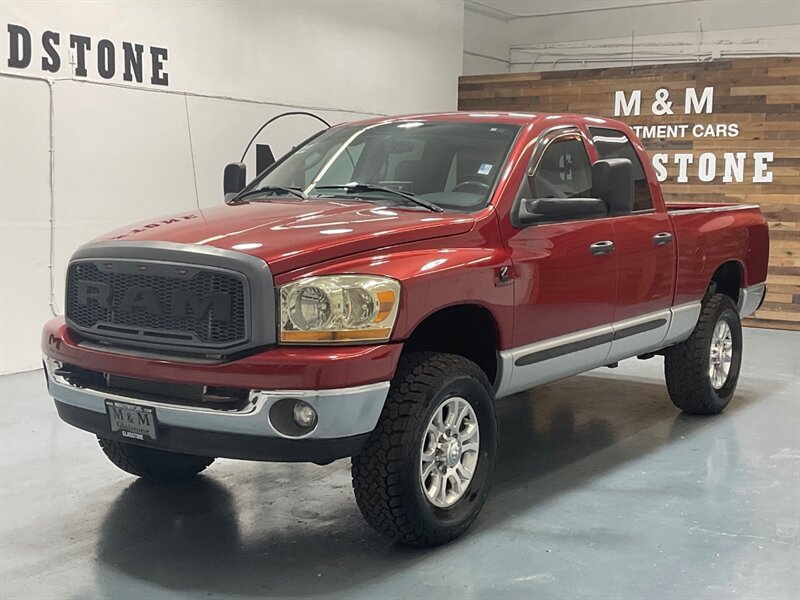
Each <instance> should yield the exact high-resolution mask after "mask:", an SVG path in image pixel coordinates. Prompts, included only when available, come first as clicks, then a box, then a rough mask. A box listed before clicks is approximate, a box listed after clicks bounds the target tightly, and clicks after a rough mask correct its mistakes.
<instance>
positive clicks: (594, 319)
mask: <svg viewBox="0 0 800 600" xmlns="http://www.w3.org/2000/svg"><path fill="white" fill-rule="evenodd" d="M591 188H592V180H591V162H590V159H589V154H588V152H587V144H586V139H585V138H584V135H583V134H582V132H581V131H580V130H579V129H578V128H577V127H571V126H568V127H563V126H562V127H558V128H554V129H552V130H550V131H549V132H545V133H543V134H542V136H540V139H539V141H538V144H537V146H536V148H535V150H534V151H533V154H532V157H531V160H530V164H529V166H528V170H527V173H526V176H525V178H524V180H523V183H522V185H521V186H520V189H519V192H518V193H517V197H516V200H515V204H514V206H513V207H512V209H511V210H512V212H511V215H512V216H511V218H510V219H509V220H508V221H510V222H504V223H503V225H502V226H503V229H504V235H505V240H506V244H507V248H508V250H509V252H510V255H511V260H512V262H513V265H514V286H515V289H514V296H515V309H514V348H513V349H511V350H506V351H503V352H501V363H502V371H503V377H502V379H501V383H500V385H499V387H498V391H497V393H498V396H502V395H505V394H509V393H514V392H517V391H521V390H524V389H528V388H530V387H533V386H535V385H538V384H541V383H545V382H547V381H553V380H556V379H560V378H562V377H566V376H568V375H572V374H575V373H579V372H582V371H585V370H587V369H590V368H594V367H597V366H600V365H603V364H605V361H606V358H607V356H608V354H609V351H610V349H611V342H612V337H613V332H612V328H611V322H612V320H613V318H614V303H615V300H616V296H617V285H616V281H617V269H618V258H617V254H616V253H615V252H614V230H613V226H612V223H611V221H612V220H613V219H610V218H608V217H604V216H600V217H589V218H570V217H569V216H568V217H565V218H562V219H559V220H555V221H552V222H539V223H535V224H532V225H528V226H521V225H515V224H514V216H513V215H514V214H516V213H515V211H517V210H518V208H519V203H520V202H523V201H524V200H525V199H537V198H554V199H563V200H565V201H566V200H570V199H574V198H589V197H591ZM565 206H567V205H566V204H565Z"/></svg>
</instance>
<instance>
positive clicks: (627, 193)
mask: <svg viewBox="0 0 800 600" xmlns="http://www.w3.org/2000/svg"><path fill="white" fill-rule="evenodd" d="M592 196H594V197H595V198H600V199H601V200H602V201H603V202H605V203H606V206H608V216H609V217H616V216H619V215H629V214H630V213H631V211H632V210H633V165H632V164H631V161H630V160H628V159H627V158H607V159H605V160H598V161H597V162H596V163H594V164H593V165H592Z"/></svg>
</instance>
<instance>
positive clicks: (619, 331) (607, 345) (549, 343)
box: [495, 302, 701, 398]
mask: <svg viewBox="0 0 800 600" xmlns="http://www.w3.org/2000/svg"><path fill="white" fill-rule="evenodd" d="M700 310H701V304H700V302H689V303H686V304H681V305H679V306H674V307H672V308H669V309H664V310H659V311H655V312H652V313H648V314H646V315H641V316H638V317H634V318H631V319H625V320H623V321H617V322H615V323H611V324H609V325H601V326H599V327H593V328H591V329H584V330H582V331H576V332H574V333H570V334H567V335H563V336H559V337H557V338H551V339H547V340H542V341H540V342H535V343H533V344H528V345H527V346H521V347H519V348H513V349H511V350H502V351H501V352H500V353H499V376H498V378H497V380H498V383H497V387H496V390H495V397H497V398H502V397H504V396H509V395H511V394H516V393H517V392H521V391H524V390H527V389H530V388H532V387H536V386H538V385H543V384H545V383H550V382H552V381H557V380H559V379H563V378H565V377H570V376H572V375H577V374H578V373H583V372H585V371H589V370H591V369H595V368H597V367H601V366H603V365H607V364H609V363H612V362H616V361H619V360H623V359H626V358H631V357H633V356H636V355H638V354H644V353H646V352H654V351H656V350H660V349H661V348H664V347H666V346H671V345H672V344H676V343H678V342H681V341H683V340H685V339H686V338H687V337H688V336H689V335H690V334H691V333H692V330H693V329H694V326H695V324H696V323H697V319H698V318H699V317H700Z"/></svg>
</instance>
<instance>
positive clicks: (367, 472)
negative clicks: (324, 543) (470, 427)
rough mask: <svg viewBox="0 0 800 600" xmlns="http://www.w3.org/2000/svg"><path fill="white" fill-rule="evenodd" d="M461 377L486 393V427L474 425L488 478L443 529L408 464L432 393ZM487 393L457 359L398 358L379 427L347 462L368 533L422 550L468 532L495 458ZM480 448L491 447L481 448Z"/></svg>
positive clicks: (477, 371)
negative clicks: (460, 515)
mask: <svg viewBox="0 0 800 600" xmlns="http://www.w3.org/2000/svg"><path fill="white" fill-rule="evenodd" d="M465 376H466V377H469V378H472V379H474V380H476V381H477V382H479V384H480V385H481V386H483V388H485V391H486V395H487V400H488V403H489V404H490V405H491V406H490V408H489V411H490V414H491V419H486V420H488V421H489V422H488V423H479V425H480V432H481V455H482V457H481V459H482V460H484V456H483V455H484V451H485V450H486V451H488V455H487V458H486V459H485V460H486V461H487V464H488V467H487V468H488V473H487V474H486V477H485V481H482V482H479V483H480V484H481V485H479V487H478V489H477V490H474V489H473V483H476V482H475V480H474V479H473V482H472V483H471V484H470V486H471V487H470V489H469V490H468V492H467V494H466V496H465V497H464V498H462V499H461V500H459V503H460V502H462V501H464V500H465V499H466V498H467V497H470V498H473V500H472V502H473V504H474V506H473V507H471V512H469V513H468V514H466V515H465V517H464V518H463V519H459V520H458V521H457V522H455V523H444V524H443V523H440V522H437V521H436V519H435V518H434V519H432V518H431V508H430V507H429V506H427V505H426V503H425V501H423V500H422V499H421V498H420V497H419V494H420V493H421V492H417V490H415V489H413V488H414V486H419V483H418V480H417V478H418V470H417V469H414V468H413V462H414V461H415V460H417V458H416V456H417V455H416V451H417V448H416V446H417V444H418V441H419V439H420V438H418V437H416V436H415V435H414V434H415V428H422V427H424V426H425V424H426V423H425V422H424V419H423V417H424V416H425V414H424V413H425V409H426V408H427V407H428V406H429V405H430V404H431V403H432V401H433V399H434V398H435V397H436V394H437V392H438V391H439V390H441V389H442V387H443V386H444V385H446V384H447V382H448V381H452V380H453V379H454V378H463V377H465ZM491 389H492V388H491V385H490V384H489V380H488V379H487V377H486V374H485V373H484V372H483V370H482V369H481V368H480V367H478V366H477V365H476V364H475V363H473V362H472V361H470V360H467V359H466V358H463V357H461V356H457V355H452V354H443V353H433V352H414V353H409V354H407V355H404V356H402V357H401V359H400V362H399V364H398V368H397V371H396V373H395V376H394V378H393V380H392V384H391V388H390V391H389V395H388V397H387V399H386V403H385V404H384V408H383V411H382V413H381V416H380V418H379V420H378V424H377V426H376V428H375V429H374V430H373V432H372V434H371V436H370V438H369V440H368V442H367V444H366V446H365V447H364V449H363V450H362V451H361V453H360V454H358V455H356V456H354V457H353V458H352V477H353V490H354V492H355V497H356V502H357V504H358V508H359V509H360V511H361V513H362V515H363V516H364V518H365V520H366V521H367V523H368V524H369V525H370V526H371V527H373V528H374V529H375V530H377V531H378V532H380V533H383V534H385V535H387V536H389V537H390V538H392V539H394V540H396V541H399V542H401V543H405V544H409V545H413V546H423V547H431V546H438V545H441V544H444V543H447V542H449V541H451V540H452V539H455V538H456V537H458V536H459V535H461V534H462V533H464V532H465V531H466V530H467V529H468V528H469V527H470V525H471V524H472V523H473V521H474V520H475V519H476V518H477V515H478V512H480V508H481V507H482V505H483V502H484V500H485V498H486V495H487V493H488V486H489V479H490V476H491V468H492V466H493V462H494V456H495V454H496V436H495V435H494V432H495V431H496V421H495V416H494V406H493V402H494V400H493V395H492V391H491ZM490 428H491V429H492V430H491V431H489V429H490ZM484 430H486V431H485V432H484ZM484 439H485V442H484ZM484 443H486V444H487V445H488V446H490V447H487V448H484ZM477 495H480V496H479V497H476V496H477ZM457 504H458V503H457ZM439 510H441V509H439ZM445 510H450V509H445Z"/></svg>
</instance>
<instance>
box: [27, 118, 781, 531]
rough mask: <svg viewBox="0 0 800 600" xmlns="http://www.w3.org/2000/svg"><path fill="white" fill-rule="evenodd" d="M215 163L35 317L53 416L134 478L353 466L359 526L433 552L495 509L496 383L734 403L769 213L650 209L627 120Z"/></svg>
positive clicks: (397, 136)
mask: <svg viewBox="0 0 800 600" xmlns="http://www.w3.org/2000/svg"><path fill="white" fill-rule="evenodd" d="M224 175H225V176H224V180H223V181H224V183H223V188H224V192H225V201H224V203H223V202H220V206H218V207H214V208H209V209H202V210H192V211H188V212H182V213H179V214H176V215H173V216H168V217H161V218H158V219H155V220H151V221H148V222H144V223H140V224H137V225H134V226H130V227H125V228H122V229H119V230H117V231H114V232H112V233H110V234H108V235H105V236H103V237H101V238H99V239H97V240H95V241H93V242H90V243H88V244H86V245H84V246H82V247H81V248H79V249H78V250H77V251H76V252H75V254H74V255H73V256H72V258H71V260H70V262H69V264H68V266H67V274H66V301H65V314H64V316H63V317H61V318H56V319H53V320H51V321H50V322H48V323H47V324H46V325H45V327H44V331H43V334H42V350H43V353H44V366H45V371H46V377H47V382H48V389H49V393H50V395H52V396H53V398H54V399H55V405H56V408H57V410H58V414H59V415H60V417H61V418H62V419H63V420H64V421H66V422H67V423H69V424H71V425H73V426H75V427H78V428H80V429H83V430H86V431H88V432H91V433H93V434H95V435H96V436H97V437H98V438H99V443H100V446H101V448H102V450H103V452H104V453H105V454H106V455H107V457H108V458H109V459H110V460H111V462H112V463H114V464H115V465H116V466H117V467H119V468H121V469H123V470H125V471H127V472H129V473H131V474H133V475H136V476H139V477H143V478H149V479H152V480H156V481H162V482H172V481H182V480H188V479H190V478H192V477H194V476H196V475H197V474H198V473H200V472H201V471H203V469H205V468H206V467H208V466H209V465H210V464H211V463H212V462H213V461H214V459H215V458H217V457H227V458H235V459H245V460H262V461H307V462H313V463H318V464H326V463H329V462H331V461H333V460H336V459H340V458H344V457H351V470H352V480H353V488H354V492H355V497H356V501H357V504H358V507H359V509H360V511H361V513H362V514H363V516H364V518H365V519H366V521H367V522H368V523H369V524H370V525H371V526H372V527H374V528H375V529H376V530H378V531H379V532H382V533H384V534H386V535H388V536H390V537H391V538H393V539H395V540H398V541H400V542H404V543H407V544H411V545H418V546H435V545H438V544H442V543H445V542H447V541H449V540H452V539H454V538H455V537H457V536H459V535H461V534H462V533H463V532H464V531H466V530H467V528H468V527H469V526H470V525H471V524H472V523H473V521H474V520H475V518H476V517H477V515H478V513H479V511H480V510H481V507H482V506H483V504H484V502H485V500H486V497H487V493H488V490H489V485H490V482H491V478H492V469H493V466H494V463H495V459H496V453H497V436H498V429H497V425H496V418H495V403H496V402H498V401H500V400H501V399H502V398H504V397H507V396H510V395H512V394H516V393H518V392H521V391H523V390H527V389H529V388H531V387H534V386H537V385H541V384H544V383H548V382H552V381H555V380H558V379H561V378H565V377H569V376H571V375H575V374H578V373H581V372H584V371H587V370H590V369H594V368H597V367H602V366H613V365H615V364H616V363H617V362H618V361H620V360H623V359H627V358H633V357H638V358H640V359H646V358H652V357H654V356H662V357H663V361H664V371H665V378H666V384H667V390H668V392H669V396H670V398H671V399H672V401H673V402H674V404H675V405H676V406H677V407H678V408H679V409H680V410H682V411H685V412H686V413H690V414H704V415H705V414H714V413H719V412H720V411H722V410H723V409H724V408H725V406H726V405H727V404H728V403H729V402H730V400H731V398H732V396H733V394H734V389H735V388H736V384H737V380H738V377H739V371H740V365H741V357H742V328H741V324H740V319H741V318H743V317H745V316H747V315H750V314H751V313H753V312H754V311H755V310H756V309H757V308H758V307H759V305H760V303H761V302H762V301H763V299H764V295H765V291H766V287H765V280H766V275H767V257H768V253H769V237H768V230H767V225H766V223H765V220H764V217H763V216H762V214H761V213H760V211H759V209H758V207H756V206H751V205H741V204H739V205H736V204H710V203H709V204H674V205H673V204H665V201H664V198H663V196H662V192H661V189H660V187H659V185H658V183H657V180H656V177H655V176H654V173H653V170H652V167H651V165H650V163H649V161H648V157H647V154H646V153H645V151H644V149H643V147H642V145H641V143H640V142H639V141H638V140H637V138H636V137H635V135H634V134H633V132H632V131H631V129H630V128H629V127H627V126H626V125H624V124H622V123H620V122H617V121H615V120H611V119H601V118H595V117H588V116H580V115H571V114H520V113H477V114H468V113H451V114H426V115H415V116H403V117H396V118H378V119H373V120H368V121H362V122H358V123H348V124H342V125H338V126H335V127H331V128H329V129H326V130H324V131H322V132H320V133H319V134H317V135H315V136H313V137H311V138H310V139H308V140H306V141H305V142H303V143H301V144H300V145H298V146H297V147H296V148H294V149H292V150H291V151H290V152H288V153H287V154H286V155H285V156H283V157H282V158H280V159H279V160H277V161H275V162H273V163H272V164H271V165H270V166H268V167H267V168H266V169H264V170H263V171H262V172H260V173H258V174H257V176H256V177H254V178H253V179H252V181H250V182H249V183H247V182H246V173H245V167H244V165H243V164H242V163H233V164H231V165H228V166H227V167H226V169H225V174H224ZM598 392H599V393H602V390H598Z"/></svg>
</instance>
